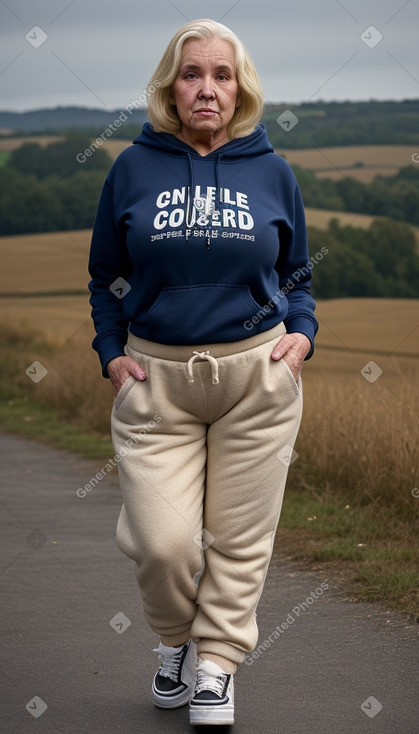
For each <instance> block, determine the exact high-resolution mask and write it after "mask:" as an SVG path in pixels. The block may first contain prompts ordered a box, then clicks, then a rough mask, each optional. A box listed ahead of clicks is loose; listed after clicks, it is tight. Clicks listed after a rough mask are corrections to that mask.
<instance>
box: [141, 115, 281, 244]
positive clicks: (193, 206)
mask: <svg viewBox="0 0 419 734" xmlns="http://www.w3.org/2000/svg"><path fill="white" fill-rule="evenodd" d="M133 143H134V144H139V145H145V146H147V147H149V148H155V149H158V150H159V151H162V152H165V153H166V154H171V155H174V156H178V155H179V156H182V157H184V158H187V160H188V162H189V175H190V184H189V194H188V198H187V202H186V215H185V220H186V225H187V231H186V243H187V244H188V242H189V228H190V227H191V226H192V224H193V223H194V222H195V220H196V216H195V212H194V210H195V211H196V210H198V211H200V212H201V216H200V218H199V219H198V220H197V224H198V226H203V227H205V228H206V229H207V228H208V226H211V223H212V219H213V216H214V215H219V214H220V210H221V209H222V208H223V202H222V200H221V193H220V192H222V190H223V183H222V180H221V168H220V164H221V162H223V163H227V162H228V161H229V160H230V161H233V160H234V161H235V162H238V161H240V160H241V159H244V158H248V157H254V156H259V155H264V154H265V153H272V152H273V148H272V145H271V144H270V142H269V140H268V136H267V133H266V127H265V125H263V123H260V124H259V125H258V126H257V127H256V128H255V130H254V132H253V133H251V134H250V135H246V136H245V137H243V138H236V139H234V140H230V141H229V142H228V143H225V144H224V145H222V146H220V147H219V148H216V149H215V150H213V151H212V152H211V153H208V155H206V156H201V155H200V154H199V153H198V151H197V150H195V148H193V147H192V146H191V145H188V144H187V143H184V142H183V141H182V140H179V139H178V138H177V137H175V136H174V135H170V134H168V133H156V132H155V131H154V129H153V126H152V125H151V123H149V122H147V123H145V125H144V126H143V129H142V132H141V133H140V135H138V136H137V137H136V138H135V140H134V141H133ZM200 160H205V161H206V162H211V161H214V165H215V188H216V194H215V199H214V201H213V202H212V203H211V204H210V205H209V204H207V203H206V199H204V198H200V197H199V196H198V197H196V195H195V165H194V164H197V163H198V161H200ZM210 247H211V243H210V237H209V235H207V237H206V249H207V250H209V249H210Z"/></svg>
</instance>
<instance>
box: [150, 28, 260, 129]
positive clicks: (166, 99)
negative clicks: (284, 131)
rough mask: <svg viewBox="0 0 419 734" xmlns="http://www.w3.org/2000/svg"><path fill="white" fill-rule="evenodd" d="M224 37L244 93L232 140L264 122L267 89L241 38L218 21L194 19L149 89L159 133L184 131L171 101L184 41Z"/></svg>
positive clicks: (171, 45) (177, 37) (173, 42)
mask: <svg viewBox="0 0 419 734" xmlns="http://www.w3.org/2000/svg"><path fill="white" fill-rule="evenodd" d="M214 37H215V38H220V39H221V40H223V41H227V42H228V43H230V44H231V46H232V47H233V50H234V53H235V61H236V75H237V82H238V86H239V90H238V91H239V94H240V101H241V104H240V107H238V108H236V111H235V113H234V115H233V117H232V119H231V121H230V123H229V125H228V126H227V135H228V137H229V139H230V140H231V139H233V138H241V137H244V136H245V135H250V133H252V132H253V131H254V129H255V126H256V125H257V123H258V122H259V121H260V118H261V116H262V111H263V103H264V102H263V92H262V87H261V83H260V79H259V75H258V73H257V71H256V69H255V66H254V64H253V61H252V59H251V58H250V56H249V54H248V53H247V51H246V49H245V47H244V45H243V44H242V42H241V41H240V40H239V38H238V37H237V36H236V35H235V33H233V31H231V30H230V29H229V28H227V26H225V25H222V24H221V23H217V22H216V21H214V20H209V19H203V20H194V21H192V22H190V23H186V25H184V26H182V28H180V29H179V30H178V31H177V33H175V35H174V36H173V38H172V40H171V41H170V43H169V45H168V47H167V48H166V51H165V52H164V54H163V56H162V58H161V60H160V63H159V65H158V67H157V69H156V71H155V73H154V75H153V77H152V81H150V83H149V85H148V88H149V89H153V92H152V93H151V94H150V95H149V101H148V110H147V112H148V118H149V120H150V122H151V124H152V125H153V128H154V130H155V132H164V133H171V134H172V135H176V134H178V133H179V132H180V130H181V127H182V123H181V121H180V118H179V115H178V113H177V110H176V107H175V106H174V105H173V103H171V102H170V97H171V87H172V84H173V82H174V81H175V79H176V76H177V74H178V71H179V67H180V62H181V56H182V50H183V44H184V43H185V41H187V40H189V39H190V38H195V39H201V38H207V39H209V38H214Z"/></svg>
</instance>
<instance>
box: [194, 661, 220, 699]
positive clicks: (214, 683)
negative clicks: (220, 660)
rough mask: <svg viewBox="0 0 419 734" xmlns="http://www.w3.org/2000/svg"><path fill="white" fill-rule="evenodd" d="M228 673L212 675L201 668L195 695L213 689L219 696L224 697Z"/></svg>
mask: <svg viewBox="0 0 419 734" xmlns="http://www.w3.org/2000/svg"><path fill="white" fill-rule="evenodd" d="M226 677H227V674H225V675H210V674H209V673H206V672H205V671H204V670H199V668H198V677H197V681H196V685H195V692H194V695H195V696H197V695H198V693H201V691H212V692H213V693H215V694H216V695H217V696H219V697H220V698H222V695H223V690H224V685H225V681H226Z"/></svg>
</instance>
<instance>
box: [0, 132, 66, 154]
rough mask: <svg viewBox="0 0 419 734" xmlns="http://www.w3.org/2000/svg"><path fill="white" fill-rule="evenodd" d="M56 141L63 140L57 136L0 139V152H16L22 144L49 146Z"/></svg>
mask: <svg viewBox="0 0 419 734" xmlns="http://www.w3.org/2000/svg"><path fill="white" fill-rule="evenodd" d="M58 140H63V138H62V137H61V136H58V135H28V137H23V138H0V150H7V151H10V150H16V148H20V146H21V145H23V143H38V144H39V145H49V143H56V142H57V141H58Z"/></svg>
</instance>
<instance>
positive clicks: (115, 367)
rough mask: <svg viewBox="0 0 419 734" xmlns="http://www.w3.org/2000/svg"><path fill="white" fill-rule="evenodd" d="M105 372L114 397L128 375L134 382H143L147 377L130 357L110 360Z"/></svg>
mask: <svg viewBox="0 0 419 734" xmlns="http://www.w3.org/2000/svg"><path fill="white" fill-rule="evenodd" d="M107 370H108V375H109V378H110V381H111V383H112V388H113V392H114V395H115V397H116V396H117V395H118V393H119V391H120V389H121V387H122V385H123V384H124V382H126V380H128V377H129V376H130V375H132V376H133V377H135V379H136V380H145V379H146V377H147V375H146V373H145V372H144V370H143V368H142V367H140V365H139V364H138V362H136V361H135V359H133V358H132V357H123V356H120V357H115V358H114V359H111V361H110V362H108V364H107Z"/></svg>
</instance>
